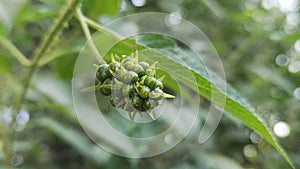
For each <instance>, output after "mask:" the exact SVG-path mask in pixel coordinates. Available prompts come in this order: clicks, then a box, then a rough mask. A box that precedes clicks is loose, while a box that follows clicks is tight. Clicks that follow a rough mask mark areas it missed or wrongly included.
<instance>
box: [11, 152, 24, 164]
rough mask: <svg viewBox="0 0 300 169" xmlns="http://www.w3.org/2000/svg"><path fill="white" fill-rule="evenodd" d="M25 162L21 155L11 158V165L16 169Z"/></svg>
mask: <svg viewBox="0 0 300 169" xmlns="http://www.w3.org/2000/svg"><path fill="white" fill-rule="evenodd" d="M23 162H24V157H23V156H22V155H20V154H15V155H13V156H12V157H11V160H10V163H11V165H12V166H14V167H18V166H20V165H22V164H23Z"/></svg>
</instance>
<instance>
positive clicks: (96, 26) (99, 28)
mask: <svg viewBox="0 0 300 169" xmlns="http://www.w3.org/2000/svg"><path fill="white" fill-rule="evenodd" d="M84 20H85V22H86V24H87V25H88V26H89V27H91V28H93V29H95V30H97V31H100V32H104V33H106V34H109V35H111V36H112V37H115V38H116V39H118V40H120V39H121V38H120V37H118V36H117V35H116V34H115V33H113V32H112V31H110V30H109V29H106V28H105V27H103V26H102V25H100V24H98V23H97V22H95V21H93V20H91V19H90V18H87V17H84Z"/></svg>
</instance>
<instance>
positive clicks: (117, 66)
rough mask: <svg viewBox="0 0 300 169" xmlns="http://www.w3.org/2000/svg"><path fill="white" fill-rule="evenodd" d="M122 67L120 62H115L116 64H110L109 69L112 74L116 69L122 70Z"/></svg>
mask: <svg viewBox="0 0 300 169" xmlns="http://www.w3.org/2000/svg"><path fill="white" fill-rule="evenodd" d="M120 67H121V63H120V62H116V61H114V62H111V63H110V64H109V69H110V70H111V71H112V72H115V71H116V69H120Z"/></svg>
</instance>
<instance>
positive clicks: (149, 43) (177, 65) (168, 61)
mask: <svg viewBox="0 0 300 169" xmlns="http://www.w3.org/2000/svg"><path fill="white" fill-rule="evenodd" d="M166 41H167V42H166ZM137 42H138V43H139V44H140V45H142V46H145V47H149V48H151V49H154V50H149V51H148V52H146V53H144V57H143V58H144V59H151V60H153V61H156V60H159V61H160V64H163V65H161V66H163V67H164V68H165V69H166V70H167V71H170V72H172V71H175V70H183V69H189V70H191V71H192V72H193V74H194V76H195V78H196V81H197V85H198V89H199V94H200V95H201V96H203V97H204V98H206V99H207V100H210V101H212V102H214V104H216V105H220V106H222V104H223V103H222V100H219V99H214V100H212V98H211V93H212V92H214V94H216V95H217V96H218V97H220V98H223V97H226V102H225V107H224V109H225V110H226V111H228V112H229V113H230V114H232V115H233V116H234V117H236V118H237V119H239V120H241V121H242V122H243V123H244V124H245V125H247V126H248V127H249V128H251V129H252V130H254V131H256V132H257V133H259V134H260V135H261V136H262V137H263V138H264V139H265V140H266V141H267V142H269V143H270V144H271V145H272V146H273V147H274V148H275V149H276V150H277V151H278V152H279V153H280V154H281V155H282V156H283V157H284V159H285V160H286V161H287V162H288V163H289V164H290V166H291V167H292V168H295V167H294V165H293V163H292V161H291V160H290V158H289V157H288V155H287V153H286V152H285V150H284V149H283V148H282V147H281V146H280V145H279V143H278V141H277V140H276V138H275V137H274V136H273V135H272V132H271V131H270V130H269V129H268V127H267V126H266V125H265V124H264V122H263V121H262V120H261V119H260V118H259V117H258V115H257V114H256V112H255V111H254V110H253V108H251V107H250V106H249V105H248V104H247V103H246V102H245V101H244V100H245V99H243V98H242V97H240V96H239V94H238V92H236V91H235V90H234V89H232V88H231V87H230V86H228V87H227V92H226V93H224V92H223V91H222V90H221V89H219V88H218V87H217V86H215V85H214V84H213V83H212V82H211V81H210V80H209V79H208V78H207V76H206V75H207V74H206V72H205V68H204V67H203V64H201V62H195V61H193V60H192V59H187V58H185V57H184V55H183V53H184V51H183V50H182V49H181V48H180V47H179V46H177V45H176V44H175V43H172V40H170V39H167V38H166V37H162V36H161V35H154V34H147V35H142V36H140V37H138V41H137ZM161 44H164V45H161ZM147 56H148V57H147ZM149 56H151V57H149ZM141 57H142V56H141ZM189 57H191V56H189ZM180 72H181V71H177V73H178V77H179V78H182V82H185V83H187V85H188V84H189V83H190V81H189V79H190V78H188V77H187V76H185V75H184V74H182V75H180Z"/></svg>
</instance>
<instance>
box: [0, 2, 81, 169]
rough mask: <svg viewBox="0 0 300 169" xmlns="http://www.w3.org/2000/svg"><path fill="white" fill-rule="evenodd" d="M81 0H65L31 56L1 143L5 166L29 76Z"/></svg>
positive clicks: (8, 165)
mask: <svg viewBox="0 0 300 169" xmlns="http://www.w3.org/2000/svg"><path fill="white" fill-rule="evenodd" d="M81 1H82V0H69V1H67V4H66V6H65V7H64V8H63V9H62V10H61V12H60V13H59V16H58V18H57V19H56V20H55V22H54V24H53V26H52V27H51V28H50V29H49V31H48V32H47V33H46V34H45V36H44V38H43V39H42V41H41V43H40V45H39V46H38V47H37V48H36V50H35V52H34V53H33V56H32V61H31V65H30V66H29V68H28V70H27V72H26V74H25V77H24V81H23V83H22V84H23V88H22V90H21V92H20V94H19V95H17V96H16V100H15V101H14V103H13V111H14V113H13V117H12V123H11V125H10V126H9V130H8V134H7V135H6V137H7V139H4V140H3V141H4V142H3V143H4V146H3V152H5V158H6V159H5V163H6V166H7V168H11V165H10V159H11V156H12V154H13V150H12V147H13V144H12V142H13V139H14V135H15V130H14V124H15V122H16V116H17V112H18V111H19V109H20V108H21V105H22V103H23V101H24V98H25V95H26V93H27V90H28V87H29V83H30V80H31V77H32V75H33V73H34V71H35V69H36V68H37V65H38V62H39V60H40V59H41V58H42V57H43V55H44V54H45V53H46V52H47V50H48V49H49V47H50V45H51V44H52V42H53V41H54V40H55V39H56V38H57V37H58V36H59V34H60V32H61V30H62V29H63V27H64V25H65V23H66V22H67V21H68V20H69V19H70V18H71V17H72V15H73V13H74V9H75V8H76V7H77V6H78V5H79V4H80V3H81Z"/></svg>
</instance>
